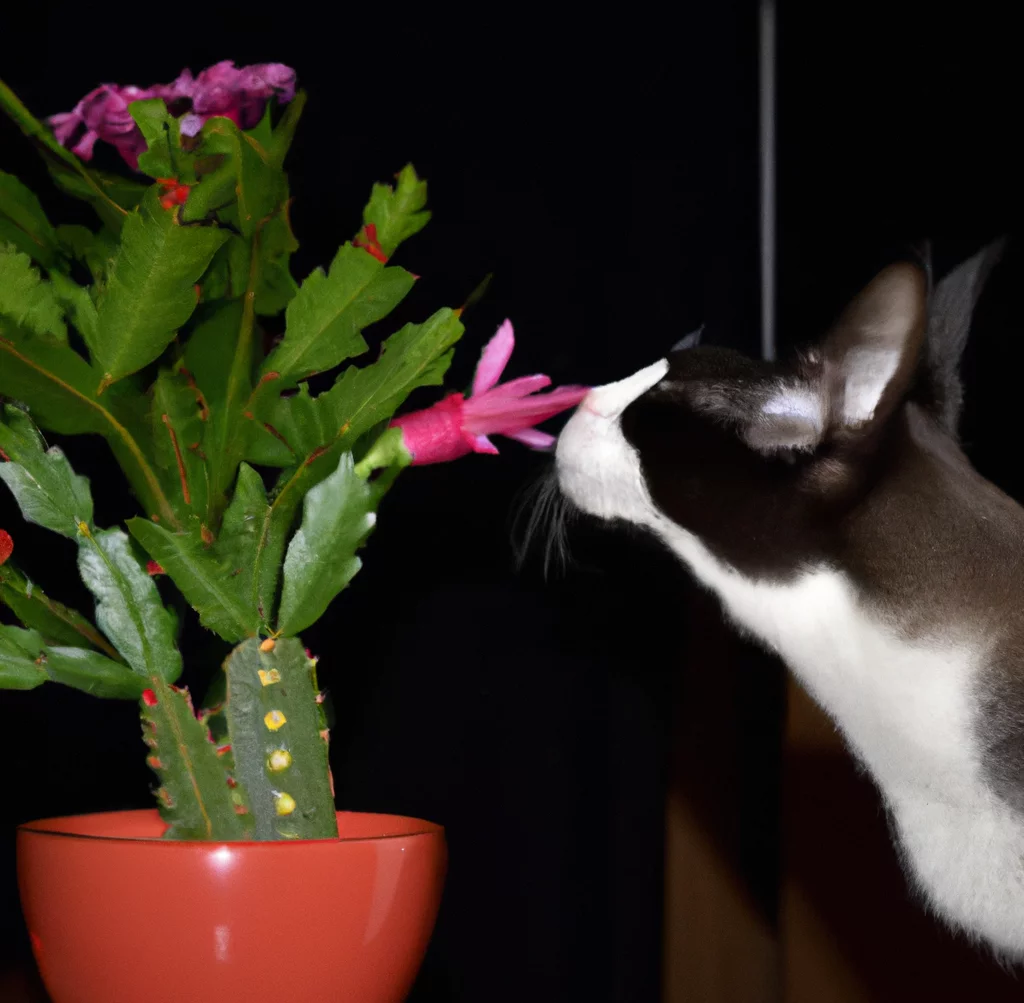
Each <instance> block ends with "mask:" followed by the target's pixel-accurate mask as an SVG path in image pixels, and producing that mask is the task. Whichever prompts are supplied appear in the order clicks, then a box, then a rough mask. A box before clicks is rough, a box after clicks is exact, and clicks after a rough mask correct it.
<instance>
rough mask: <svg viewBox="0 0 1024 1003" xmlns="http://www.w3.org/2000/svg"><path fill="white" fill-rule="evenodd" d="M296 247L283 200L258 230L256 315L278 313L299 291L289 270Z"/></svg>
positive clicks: (286, 205)
mask: <svg viewBox="0 0 1024 1003" xmlns="http://www.w3.org/2000/svg"><path fill="white" fill-rule="evenodd" d="M298 249H299V242H298V241H297V240H296V239H295V234H294V233H292V226H291V221H290V219H289V217H288V203H287V202H286V203H285V204H284V205H283V206H282V208H281V210H280V211H279V212H277V213H275V214H274V215H273V216H271V217H270V219H268V220H267V222H266V223H265V224H264V226H263V230H262V232H261V233H260V242H259V256H260V261H259V276H258V278H257V281H256V302H255V310H256V313H257V314H259V315H260V316H263V317H266V316H275V315H276V314H279V313H280V312H281V311H282V310H283V309H284V308H285V307H286V306H287V305H288V304H289V303H290V302H291V301H292V300H293V299H294V298H295V295H296V293H297V292H298V291H299V286H298V284H297V283H296V281H295V279H294V278H293V277H292V271H291V257H292V254H293V253H294V252H295V251H297V250H298Z"/></svg>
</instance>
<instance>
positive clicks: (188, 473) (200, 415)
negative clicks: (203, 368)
mask: <svg viewBox="0 0 1024 1003" xmlns="http://www.w3.org/2000/svg"><path fill="white" fill-rule="evenodd" d="M209 418H210V408H209V405H208V404H207V403H206V399H205V397H204V396H203V394H202V392H201V391H200V390H199V388H198V386H197V385H196V383H195V381H194V380H192V379H191V377H190V376H189V375H187V373H183V372H178V373H171V372H169V371H168V370H166V369H162V370H161V371H160V372H159V373H158V375H157V379H156V382H155V383H154V385H153V398H152V401H151V402H150V414H149V419H150V426H151V434H152V441H153V456H154V460H155V462H156V464H157V466H158V467H159V468H160V470H161V474H162V478H161V479H162V481H163V483H164V490H165V493H166V495H167V497H168V498H169V499H170V501H171V504H172V505H173V506H174V507H175V510H176V511H177V512H178V515H179V518H180V520H181V522H182V524H183V525H184V524H185V523H186V522H187V520H188V517H189V516H194V517H195V518H197V519H199V520H204V519H205V518H206V511H207V501H208V496H209V490H210V472H209V464H208V462H207V458H206V453H205V452H204V451H203V448H202V446H203V437H204V435H205V431H206V426H207V424H208V422H209Z"/></svg>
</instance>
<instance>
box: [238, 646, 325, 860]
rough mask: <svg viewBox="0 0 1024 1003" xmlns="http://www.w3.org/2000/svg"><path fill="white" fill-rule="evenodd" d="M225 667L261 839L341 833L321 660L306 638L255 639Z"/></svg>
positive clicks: (242, 777)
mask: <svg viewBox="0 0 1024 1003" xmlns="http://www.w3.org/2000/svg"><path fill="white" fill-rule="evenodd" d="M224 670H225V672H226V673H227V701H226V702H225V705H224V715H225V717H226V719H227V724H228V737H229V739H230V745H231V755H232V757H233V759H234V772H235V777H236V779H237V780H238V783H239V784H240V785H241V786H242V787H244V788H245V790H246V792H247V793H248V796H249V805H250V808H251V810H252V816H253V838H254V839H261V840H271V839H328V838H331V837H333V836H337V835H338V826H337V819H336V817H335V814H334V797H333V794H332V791H331V776H330V768H329V766H328V761H327V725H326V721H325V718H324V714H323V711H322V709H321V706H320V703H319V699H318V697H319V694H318V691H317V684H316V671H315V670H316V662H315V660H314V659H312V658H309V657H308V656H307V655H306V653H305V651H304V649H303V647H302V642H301V641H300V640H299V639H298V638H295V637H289V638H282V639H280V640H274V639H272V638H267V639H266V640H264V641H260V640H259V639H258V638H251V639H250V640H248V641H244V642H243V643H242V644H240V645H239V646H238V647H237V648H235V650H234V651H233V652H232V653H231V654H230V655H229V656H228V659H227V661H226V662H225V663H224Z"/></svg>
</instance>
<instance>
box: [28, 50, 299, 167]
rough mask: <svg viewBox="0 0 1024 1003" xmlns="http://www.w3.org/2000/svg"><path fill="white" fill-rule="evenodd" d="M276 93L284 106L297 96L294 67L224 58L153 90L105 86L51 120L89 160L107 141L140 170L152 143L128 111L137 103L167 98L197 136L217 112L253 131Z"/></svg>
mask: <svg viewBox="0 0 1024 1003" xmlns="http://www.w3.org/2000/svg"><path fill="white" fill-rule="evenodd" d="M272 97H276V98H277V100H278V101H280V102H281V103H282V104H287V103H288V102H289V101H291V100H292V98H293V97H295V71H294V70H293V69H292V68H291V67H290V66H285V65H284V64H283V63H258V64H256V65H254V66H243V67H242V68H241V69H239V68H237V67H236V66H235V64H234V63H233V62H231V60H224V61H223V62H220V63H216V64H214V65H213V66H211V67H209V68H208V69H205V70H203V71H202V73H200V74H199V76H198V77H193V76H192V72H191V71H190V70H187V69H186V70H182V71H181V73H180V74H179V75H178V79H177V80H175V81H174V82H173V83H170V84H154V85H153V86H152V87H147V88H141V87H133V86H127V87H121V86H119V85H118V84H103V85H102V86H100V87H97V88H96V89H95V90H94V91H90V92H89V93H88V94H86V96H85V97H84V98H82V100H81V101H79V102H78V104H77V105H75V107H74V109H73V110H72V111H69V112H62V113H61V114H59V115H51V116H50V118H49V119H48V120H47V121H48V122H49V124H50V125H51V126H52V127H53V133H54V136H55V137H56V139H57V142H58V143H60V144H61V145H62V146H70V147H71V150H72V152H73V153H74V154H75V155H76V156H78V157H81V158H82V159H83V160H91V159H92V154H93V147H94V146H95V145H96V142H97V140H102V141H103V142H105V143H110V144H111V146H113V147H115V148H116V149H117V151H118V153H120V154H121V156H122V157H123V158H124V160H125V162H126V163H127V164H128V165H129V166H130V167H131V168H132V170H137V169H138V164H139V154H140V153H142V152H143V150H145V149H146V141H145V140H144V139H143V138H142V133H141V132H139V129H138V127H137V126H136V125H135V122H134V120H133V119H132V117H131V115H130V114H129V113H128V105H130V104H131V103H132V101H143V100H145V99H147V98H161V99H162V100H163V101H164V103H165V104H166V105H167V107H168V108H169V109H170V110H171V112H172V114H178V115H180V116H181V117H180V118H179V125H180V127H181V131H182V134H183V135H185V136H194V135H196V133H198V132H199V130H200V129H201V128H202V127H203V123H204V122H206V120H207V119H209V118H213V117H214V116H216V115H220V116H223V117H225V118H230V119H231V120H232V121H233V122H234V123H235V124H236V125H237V126H239V128H242V129H251V128H252V127H253V126H254V125H256V123H257V122H259V120H260V118H261V117H262V115H263V112H264V110H265V108H266V106H267V102H268V101H269V100H270V99H271V98H272Z"/></svg>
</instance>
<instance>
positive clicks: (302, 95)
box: [267, 91, 306, 168]
mask: <svg viewBox="0 0 1024 1003" xmlns="http://www.w3.org/2000/svg"><path fill="white" fill-rule="evenodd" d="M305 107H306V92H305V91H299V92H298V93H297V94H296V95H295V97H293V98H292V100H291V101H290V102H289V103H288V106H287V107H286V108H285V110H284V114H283V115H282V116H281V121H280V122H278V123H277V128H275V129H274V132H273V135H272V136H271V137H270V141H269V142H268V143H267V158H268V161H269V163H270V164H271V166H273V167H278V168H279V167H281V166H282V165H283V164H284V158H285V157H286V156H287V154H288V151H289V149H291V145H292V140H293V139H294V138H295V129H296V127H297V126H298V124H299V119H300V118H302V110H303V109H304V108H305Z"/></svg>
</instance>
